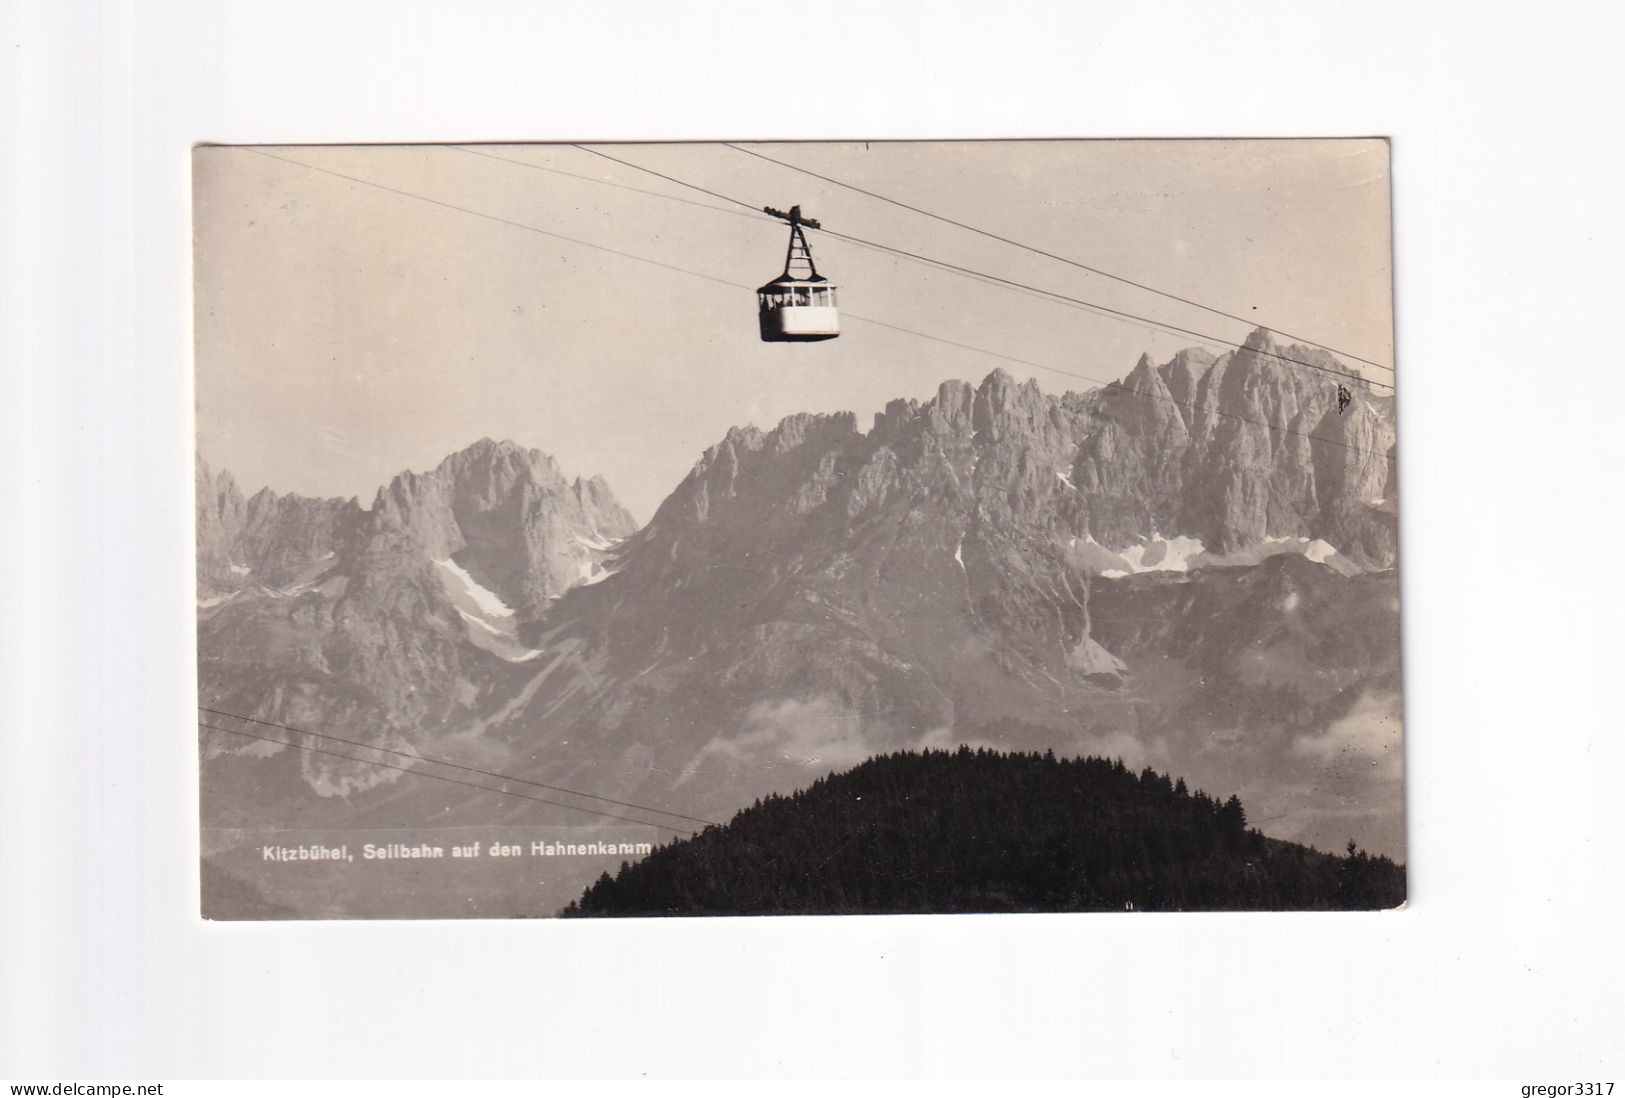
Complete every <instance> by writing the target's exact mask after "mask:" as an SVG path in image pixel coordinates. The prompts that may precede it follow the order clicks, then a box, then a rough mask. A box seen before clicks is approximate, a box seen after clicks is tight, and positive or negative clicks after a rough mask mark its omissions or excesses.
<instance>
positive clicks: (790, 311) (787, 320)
mask: <svg viewBox="0 0 1625 1098" xmlns="http://www.w3.org/2000/svg"><path fill="white" fill-rule="evenodd" d="M764 211H765V212H766V213H770V214H772V215H773V216H774V217H782V218H784V219H785V220H786V221H788V222H789V223H790V247H789V249H788V250H787V251H786V252H785V256H784V273H783V274H781V275H780V276H779V277H778V278H775V279H774V280H773V281H772V282H769V283H768V284H767V285H766V286H763V287H762V288H761V289H759V290H757V291H756V302H757V308H758V312H757V316H758V319H759V320H760V322H761V329H762V341H763V342H764V343H811V342H814V341H816V340H820V339H834V338H835V337H836V336H838V335H840V334H841V315H840V313H839V312H838V311H837V310H836V307H835V287H834V286H833V285H831V284H830V282H829V280H828V279H826V278H823V277H821V276H820V275H819V273H818V268H817V267H814V266H813V258H812V249H811V248H809V247H808V246H807V238H806V236H805V235H803V234H802V232H801V226H803V225H807V226H809V227H811V228H814V229H817V228H821V226H820V225H819V224H818V222H816V221H814V220H812V219H811V218H806V217H802V216H801V207H800V206H792V207H790V212H789V213H783V212H782V211H779V210H775V209H773V208H772V207H771V206H767V207H764Z"/></svg>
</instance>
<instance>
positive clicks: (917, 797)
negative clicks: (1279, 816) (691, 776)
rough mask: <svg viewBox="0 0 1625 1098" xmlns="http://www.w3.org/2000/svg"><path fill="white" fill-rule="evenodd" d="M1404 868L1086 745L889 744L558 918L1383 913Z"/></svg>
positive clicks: (710, 832) (589, 896) (593, 893)
mask: <svg viewBox="0 0 1625 1098" xmlns="http://www.w3.org/2000/svg"><path fill="white" fill-rule="evenodd" d="M1404 899H1405V871H1404V868H1403V867H1402V866H1399V865H1396V864H1395V863H1394V862H1392V861H1390V860H1388V859H1387V858H1381V857H1376V858H1374V857H1371V856H1369V855H1367V854H1365V853H1364V852H1363V851H1356V850H1354V849H1353V845H1352V844H1350V850H1349V852H1348V855H1347V856H1346V857H1338V856H1333V855H1330V854H1323V853H1321V852H1319V851H1317V850H1313V849H1311V848H1309V847H1305V846H1299V845H1297V844H1294V843H1287V842H1282V841H1280V840H1277V839H1269V838H1265V837H1264V836H1263V835H1261V834H1259V833H1258V832H1257V831H1252V830H1249V829H1248V828H1247V823H1246V813H1245V810H1244V808H1243V806H1242V804H1241V802H1240V801H1239V800H1238V799H1237V798H1235V797H1233V796H1232V797H1230V798H1229V799H1228V800H1227V801H1224V802H1222V803H1221V802H1220V801H1218V800H1217V799H1215V798H1213V797H1209V796H1208V795H1207V794H1206V793H1203V792H1201V791H1197V792H1195V793H1191V792H1189V791H1188V790H1187V789H1186V787H1185V783H1184V781H1183V780H1180V781H1177V782H1175V781H1172V780H1170V778H1169V777H1168V776H1167V775H1165V774H1159V773H1156V772H1155V771H1152V770H1149V769H1147V770H1144V771H1142V772H1140V773H1138V774H1136V773H1134V772H1133V771H1131V770H1129V769H1127V768H1125V767H1124V766H1123V764H1122V762H1121V760H1118V761H1112V760H1107V759H1099V758H1076V759H1057V758H1055V757H1054V756H1053V755H1052V754H1048V753H1046V754H1043V755H1037V754H1003V753H1000V752H997V751H990V750H987V749H981V750H975V751H973V750H971V749H970V748H967V747H961V748H959V749H958V750H957V751H951V752H950V751H925V752H923V753H921V752H898V753H895V754H890V755H882V756H877V757H875V758H872V759H870V760H868V761H867V762H864V763H862V764H861V765H859V766H857V767H855V768H854V769H852V770H850V771H847V772H845V773H840V774H835V775H831V776H829V777H826V778H821V779H819V780H818V781H816V782H814V783H813V784H812V785H811V786H810V787H809V788H807V789H804V790H801V791H800V792H797V793H795V794H793V795H791V796H789V797H778V796H773V797H769V798H767V799H766V800H763V801H758V802H757V803H756V804H754V805H752V806H751V807H750V808H748V809H745V810H744V811H742V812H740V813H739V814H738V815H737V816H735V817H734V819H733V820H732V821H731V822H730V823H728V824H727V825H725V826H720V827H709V828H707V829H706V830H705V831H703V832H701V833H700V834H698V835H695V836H694V837H692V838H689V839H683V840H679V841H676V842H674V843H672V844H670V845H668V846H664V847H661V848H659V849H658V850H656V851H655V852H654V853H653V854H652V855H650V856H649V857H648V858H646V859H644V860H643V861H640V862H638V863H637V864H636V865H627V864H624V863H623V864H622V866H621V869H620V872H619V873H618V874H617V875H616V876H615V877H613V878H612V877H610V876H609V875H608V874H607V873H606V874H604V875H603V876H602V877H600V878H599V879H598V881H597V883H595V884H594V885H593V886H592V887H590V888H589V889H588V890H587V891H586V893H585V894H584V895H583V896H582V897H581V899H579V900H578V901H576V902H574V903H572V904H571V905H570V906H569V907H568V908H566V909H565V910H564V912H563V914H565V915H754V914H762V915H765V914H858V913H871V914H875V913H904V912H982V911H1124V910H1140V911H1204V910H1205V911H1223V910H1266V911H1268V910H1298V909H1321V910H1343V909H1375V908H1392V907H1396V906H1398V905H1399V904H1401V903H1403V902H1404Z"/></svg>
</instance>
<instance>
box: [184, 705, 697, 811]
mask: <svg viewBox="0 0 1625 1098" xmlns="http://www.w3.org/2000/svg"><path fill="white" fill-rule="evenodd" d="M198 708H199V709H200V710H202V711H203V712H205V713H208V714H211V715H213V716H216V717H230V718H232V719H233V720H239V721H247V722H248V723H250V724H258V725H262V726H264V727H266V728H275V729H278V730H280V731H283V732H291V733H293V734H295V735H299V736H313V737H315V738H316V739H322V740H335V741H337V742H338V743H347V744H349V745H350V746H352V747H360V748H363V749H365V750H367V751H383V752H386V753H387V754H390V755H397V756H399V757H401V758H403V759H412V760H414V761H416V762H422V763H431V764H433V765H435V766H447V767H450V768H451V769H453V770H462V771H465V772H466V773H469V774H479V775H482V776H484V777H487V778H496V779H497V780H499V781H504V782H518V783H519V784H520V785H533V786H535V787H537V788H538V789H551V790H552V791H553V792H555V793H568V794H569V795H570V796H572V797H585V798H587V799H588V800H594V801H603V802H604V803H606V804H613V805H616V806H618V807H620V808H631V809H634V810H636V811H638V812H652V813H654V814H655V815H657V816H673V817H675V818H677V819H679V820H688V821H689V822H690V823H697V824H716V821H715V820H702V819H700V817H698V816H685V815H683V814H682V813H681V812H668V811H666V810H665V809H664V808H653V807H650V806H649V805H646V804H634V803H632V802H631V801H617V800H615V799H614V798H613V797H601V796H599V795H598V794H597V793H583V792H581V790H579V789H566V788H565V787H564V786H562V785H548V784H547V783H546V782H534V781H531V780H530V779H529V778H516V777H514V776H513V775H512V774H499V773H497V772H496V771H494V770H481V769H480V768H479V767H477V766H464V765H462V764H461V763H454V762H449V761H448V760H446V759H435V758H430V757H429V756H427V755H419V754H417V753H416V752H413V751H400V750H397V749H395V748H393V747H380V746H378V745H377V744H370V743H366V742H364V741H362V740H347V739H345V738H344V737H343V736H335V735H332V734H331V733H328V732H312V731H311V730H310V729H308V728H295V727H294V726H293V725H288V724H277V723H276V722H275V721H265V720H260V719H259V718H258V717H245V716H243V714H241V713H228V712H226V711H225V710H224V709H212V708H210V707H209V706H207V705H200V706H198Z"/></svg>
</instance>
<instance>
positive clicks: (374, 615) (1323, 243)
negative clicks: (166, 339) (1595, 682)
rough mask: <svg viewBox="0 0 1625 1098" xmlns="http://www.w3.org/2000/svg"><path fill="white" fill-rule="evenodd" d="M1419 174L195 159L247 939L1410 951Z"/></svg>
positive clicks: (915, 150)
mask: <svg viewBox="0 0 1625 1098" xmlns="http://www.w3.org/2000/svg"><path fill="white" fill-rule="evenodd" d="M1388 165H1389V147H1388V144H1387V143H1386V142H1385V141H1382V140H1380V139H1342V140H1311V139H1303V140H1205V141H1155V140H1146V141H966V142H847V143H842V142H829V143H762V142H752V143H734V142H719V143H697V144H666V145H661V144H549V145H477V144H474V145H409V146H364V147H358V146H348V147H345V146H240V147H233V146H205V147H200V148H199V149H197V150H196V151H195V153H194V156H193V171H194V186H193V193H194V203H195V207H194V208H195V225H194V272H195V280H196V282H195V308H196V339H197V345H196V390H195V391H196V417H197V418H196V424H197V439H196V444H197V470H196V506H197V513H196V522H197V556H196V562H197V563H196V569H197V593H196V614H197V635H198V648H197V653H198V655H197V659H198V752H199V760H200V763H199V766H200V780H201V789H200V812H201V820H200V822H201V851H202V876H201V905H202V906H201V910H202V913H203V914H204V915H205V916H206V917H208V918H211V919H228V920H244V919H248V920H266V919H342V918H373V919H379V918H389V919H399V918H539V917H551V916H557V915H564V916H572V917H575V916H605V917H608V916H685V915H771V914H779V915H798V914H799V915H806V914H822V915H836V914H901V913H959V914H962V913H991V912H1052V911H1053V912H1060V911H1073V912H1108V911H1109V912H1124V913H1128V912H1149V911H1160V912H1170V911H1214V910H1253V911H1284V910H1302V909H1312V910H1384V909H1393V908H1397V907H1399V906H1401V905H1403V904H1404V903H1405V900H1406V870H1405V862H1406V813H1405V782H1404V777H1405V768H1404V736H1403V721H1402V710H1403V697H1404V694H1403V688H1402V676H1401V661H1400V655H1401V653H1400V620H1401V605H1400V586H1399V574H1400V568H1401V565H1402V562H1401V560H1400V556H1399V548H1398V546H1399V540H1398V517H1397V516H1398V466H1399V460H1400V459H1399V452H1400V436H1399V432H1398V427H1397V417H1396V412H1395V394H1396V385H1397V373H1396V370H1395V367H1394V365H1393V326H1392V316H1393V312H1392V277H1393V276H1392V266H1391V256H1392V249H1391V230H1390V221H1389V206H1390V195H1389V170H1388Z"/></svg>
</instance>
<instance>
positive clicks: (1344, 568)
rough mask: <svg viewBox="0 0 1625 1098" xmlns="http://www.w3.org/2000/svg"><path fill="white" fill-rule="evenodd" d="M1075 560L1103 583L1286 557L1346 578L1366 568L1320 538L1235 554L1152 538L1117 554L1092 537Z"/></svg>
mask: <svg viewBox="0 0 1625 1098" xmlns="http://www.w3.org/2000/svg"><path fill="white" fill-rule="evenodd" d="M1071 550H1072V553H1071V555H1072V559H1073V561H1074V562H1075V563H1076V564H1077V565H1078V567H1080V568H1081V569H1082V570H1084V571H1086V572H1089V573H1091V574H1093V575H1096V576H1099V577H1101V578H1102V579H1124V578H1126V577H1128V576H1136V575H1140V574H1142V573H1145V572H1181V573H1183V572H1191V571H1194V570H1195V569H1198V568H1240V567H1247V566H1249V565H1254V564H1259V563H1261V562H1263V561H1265V560H1267V559H1269V558H1270V557H1273V556H1279V555H1280V554H1282V553H1295V554H1297V555H1298V556H1301V557H1303V558H1304V559H1305V560H1309V561H1313V562H1314V563H1315V564H1322V565H1325V566H1326V567H1328V568H1331V569H1333V570H1335V571H1337V572H1341V573H1342V574H1343V575H1345V576H1352V575H1355V574H1357V573H1359V572H1361V571H1363V570H1364V569H1362V568H1360V566H1359V565H1357V564H1355V563H1354V562H1353V561H1351V560H1350V559H1349V558H1348V557H1346V556H1344V555H1343V554H1341V553H1339V552H1338V551H1337V547H1336V546H1334V545H1332V544H1330V543H1329V542H1327V541H1324V540H1322V539H1321V538H1306V537H1296V538H1293V537H1280V538H1263V539H1261V540H1259V541H1257V542H1255V543H1253V544H1252V545H1249V546H1245V547H1243V548H1241V549H1237V550H1236V551H1235V552H1233V553H1213V552H1209V551H1208V550H1207V548H1206V547H1205V546H1204V545H1203V544H1202V542H1201V540H1200V539H1198V538H1193V537H1187V536H1185V535H1177V536H1175V537H1172V538H1165V537H1163V536H1162V535H1161V534H1156V533H1154V534H1152V535H1151V537H1149V538H1146V539H1143V540H1142V541H1140V542H1139V543H1137V544H1134V545H1130V546H1128V547H1127V548H1126V549H1119V550H1112V549H1108V548H1106V547H1105V546H1103V545H1101V544H1100V543H1099V542H1097V541H1095V539H1094V538H1093V537H1087V538H1084V539H1083V540H1082V541H1079V540H1078V539H1076V538H1074V539H1072V543H1071Z"/></svg>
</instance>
